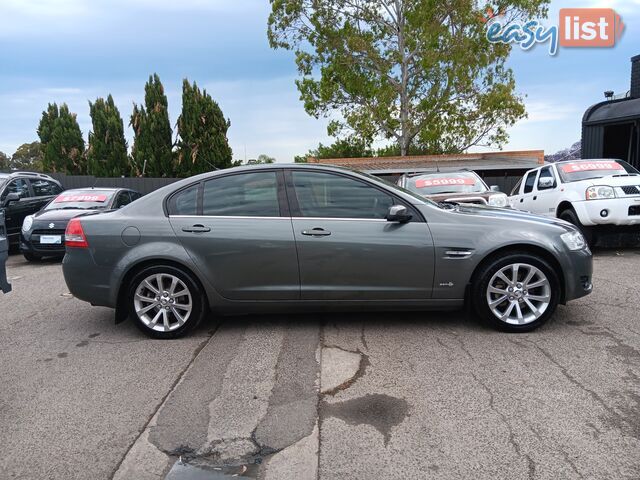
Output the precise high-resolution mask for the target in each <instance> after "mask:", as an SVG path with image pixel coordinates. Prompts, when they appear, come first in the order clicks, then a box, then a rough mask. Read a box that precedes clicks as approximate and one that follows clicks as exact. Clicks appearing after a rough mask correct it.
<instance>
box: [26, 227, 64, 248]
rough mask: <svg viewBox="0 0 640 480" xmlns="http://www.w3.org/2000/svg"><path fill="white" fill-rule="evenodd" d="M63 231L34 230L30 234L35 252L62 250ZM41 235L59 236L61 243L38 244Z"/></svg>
mask: <svg viewBox="0 0 640 480" xmlns="http://www.w3.org/2000/svg"><path fill="white" fill-rule="evenodd" d="M64 232H65V231H64V230H62V229H57V228H56V229H53V228H52V229H50V230H34V231H33V233H32V234H31V240H32V242H33V248H35V249H36V250H64ZM41 235H60V236H61V237H62V243H60V244H55V243H54V244H48V243H44V244H42V243H40V236H41Z"/></svg>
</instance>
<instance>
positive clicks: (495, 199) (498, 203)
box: [489, 193, 508, 207]
mask: <svg viewBox="0 0 640 480" xmlns="http://www.w3.org/2000/svg"><path fill="white" fill-rule="evenodd" d="M507 203H508V202H507V196H506V195H505V194H504V193H502V194H499V195H491V196H490V197H489V205H491V206H492V207H506V206H507Z"/></svg>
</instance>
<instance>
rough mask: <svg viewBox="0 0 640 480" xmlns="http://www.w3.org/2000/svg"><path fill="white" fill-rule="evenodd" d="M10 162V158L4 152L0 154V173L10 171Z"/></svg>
mask: <svg viewBox="0 0 640 480" xmlns="http://www.w3.org/2000/svg"><path fill="white" fill-rule="evenodd" d="M9 161H10V160H9V156H8V155H7V154H6V153H4V152H0V171H2V170H9Z"/></svg>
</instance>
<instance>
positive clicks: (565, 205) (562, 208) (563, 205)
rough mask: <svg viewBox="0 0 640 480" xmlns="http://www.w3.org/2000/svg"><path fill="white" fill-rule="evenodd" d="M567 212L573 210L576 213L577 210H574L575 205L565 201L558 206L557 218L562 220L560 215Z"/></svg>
mask: <svg viewBox="0 0 640 480" xmlns="http://www.w3.org/2000/svg"><path fill="white" fill-rule="evenodd" d="M565 210H573V211H574V212H575V211H576V209H575V208H573V204H572V203H571V202H570V201H569V200H563V201H561V202H560V203H559V204H558V208H556V217H557V218H560V215H561V214H562V212H564V211H565Z"/></svg>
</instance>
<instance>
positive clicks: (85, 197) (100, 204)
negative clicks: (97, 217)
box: [45, 190, 115, 210]
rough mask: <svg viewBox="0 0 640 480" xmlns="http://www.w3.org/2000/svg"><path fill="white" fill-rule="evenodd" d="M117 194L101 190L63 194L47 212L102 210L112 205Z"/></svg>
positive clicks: (74, 191)
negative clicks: (112, 200)
mask: <svg viewBox="0 0 640 480" xmlns="http://www.w3.org/2000/svg"><path fill="white" fill-rule="evenodd" d="M114 193H115V192H109V191H100V190H73V191H68V192H64V193H61V194H60V195H58V196H57V197H56V198H54V199H53V200H52V201H51V202H49V204H48V205H47V206H46V207H45V210H63V209H64V210H71V209H74V210H101V209H104V208H107V207H108V206H109V204H110V203H111V197H113V194H114Z"/></svg>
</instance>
